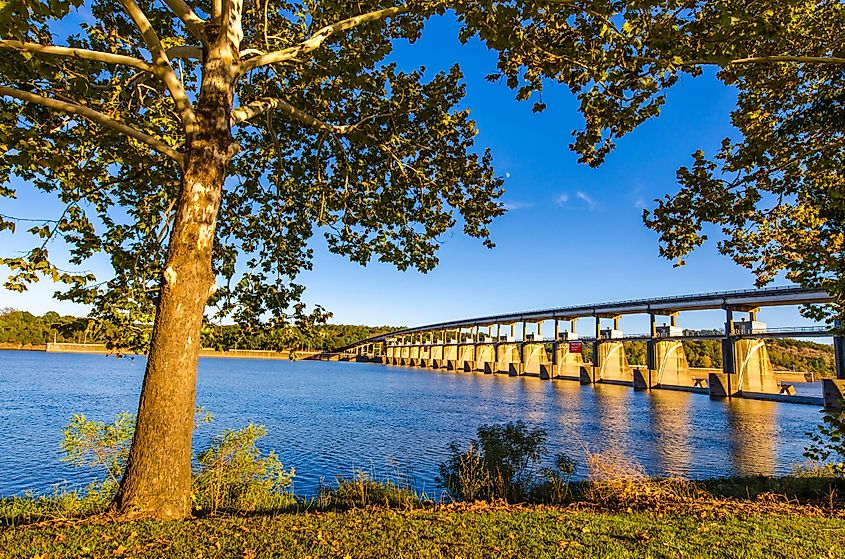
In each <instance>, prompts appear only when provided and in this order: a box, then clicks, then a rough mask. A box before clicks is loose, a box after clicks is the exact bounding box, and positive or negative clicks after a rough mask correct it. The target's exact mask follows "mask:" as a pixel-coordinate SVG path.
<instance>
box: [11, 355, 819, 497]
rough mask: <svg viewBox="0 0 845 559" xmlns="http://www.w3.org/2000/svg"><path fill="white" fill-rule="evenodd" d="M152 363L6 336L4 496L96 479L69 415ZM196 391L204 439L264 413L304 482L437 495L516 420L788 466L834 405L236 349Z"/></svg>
mask: <svg viewBox="0 0 845 559" xmlns="http://www.w3.org/2000/svg"><path fill="white" fill-rule="evenodd" d="M143 372H144V359H143V358H137V357H136V358H134V359H130V358H123V359H117V358H115V357H110V356H103V355H81V354H58V353H42V352H29V351H0V496H8V495H14V494H19V493H21V492H23V491H27V490H31V491H34V492H36V493H41V492H49V491H51V490H52V487H53V486H54V485H56V484H61V485H65V486H70V487H74V486H80V485H83V484H85V483H86V482H87V481H90V480H91V479H92V477H91V476H92V475H93V474H92V473H91V472H87V471H85V470H81V469H79V468H76V467H74V466H70V465H68V464H65V463H63V462H61V461H60V458H61V456H62V453H61V450H60V449H59V442H60V440H61V437H62V429H63V427H64V426H65V425H66V423H67V421H68V419H69V418H70V416H71V414H73V413H84V414H85V415H86V416H88V417H89V418H91V419H97V420H103V421H110V420H111V419H112V418H113V417H114V415H115V414H116V413H118V412H121V411H130V412H134V411H135V410H136V407H137V402H138V394H139V391H140V387H141V380H142V377H143ZM197 403H198V404H199V405H202V406H204V407H205V408H206V409H207V410H209V411H211V412H212V413H213V414H214V416H215V420H214V422H213V423H211V424H210V425H205V426H202V427H201V428H200V429H199V430H198V431H197V433H196V435H195V441H194V445H195V448H197V447H198V446H202V445H204V444H207V442H208V439H209V437H210V436H211V435H213V434H214V433H217V432H220V431H221V430H223V429H227V428H239V427H242V426H244V425H246V424H247V423H249V422H255V423H259V424H262V425H265V426H266V427H267V430H268V435H267V437H266V438H265V439H262V441H261V442H260V445H259V446H260V447H261V448H262V449H263V450H270V449H274V450H275V451H276V452H277V453H278V454H279V456H280V457H281V459H282V461H283V462H284V464H285V466H286V467H294V468H295V469H296V477H295V482H294V489H295V490H296V491H297V493H300V494H303V495H307V494H313V493H314V491H315V490H316V488H317V486H318V484H319V481H320V478H324V479H325V480H327V481H332V480H334V477H335V476H336V475H350V474H352V473H353V472H354V471H355V470H358V469H363V470H366V471H367V472H370V473H372V474H374V475H376V476H394V475H401V476H410V478H411V480H412V481H413V483H414V484H415V485H416V486H417V487H418V488H419V489H422V490H424V491H426V492H427V493H428V494H429V495H435V494H437V488H436V484H435V482H434V478H435V477H436V475H437V464H438V463H440V462H441V461H443V459H444V457H445V455H446V450H447V446H448V444H449V442H450V441H452V440H458V441H461V442H465V441H467V440H468V439H469V438H470V437H472V436H473V435H474V433H475V431H476V429H477V428H478V426H479V425H481V424H484V423H502V422H507V421H512V420H517V419H522V420H524V421H525V422H527V423H528V424H530V425H532V426H540V427H543V428H544V429H546V430H547V432H548V435H549V437H548V446H549V449H550V451H551V452H552V453H556V452H565V453H566V454H568V455H570V456H571V457H573V458H575V459H576V460H577V461H578V462H579V463H580V464H583V463H584V456H585V452H587V451H589V452H601V453H605V454H607V455H610V456H615V457H618V456H622V457H625V459H626V460H627V461H628V462H629V463H631V464H637V465H639V466H640V467H642V468H643V469H644V470H645V471H646V472H647V473H650V474H653V475H677V476H684V477H689V478H702V477H714V476H725V475H733V474H783V473H788V472H789V471H790V470H791V469H792V468H793V467H794V465H796V464H799V463H801V462H802V460H803V459H802V452H803V449H804V446H805V444H806V440H807V437H806V436H805V433H806V432H807V431H809V430H811V429H812V428H813V427H814V426H815V425H816V424H817V423H818V422H819V420H820V417H821V415H820V409H819V408H818V407H815V406H807V405H799V404H783V403H775V402H761V401H753V400H739V399H734V400H733V401H730V402H728V401H711V400H710V399H709V398H708V397H707V396H706V395H701V394H690V393H684V392H674V391H659V390H656V391H653V392H652V393H647V392H634V391H633V390H631V389H630V388H627V387H622V386H612V385H597V386H595V387H592V386H581V385H579V384H578V383H577V382H572V381H554V382H550V381H543V380H539V379H537V378H509V377H507V376H500V375H484V374H480V373H479V374H468V373H454V372H436V371H429V370H423V369H411V368H405V367H388V366H384V365H376V364H364V363H336V362H319V361H300V362H290V361H276V360H250V359H224V358H203V359H201V360H200V367H199V381H198V396H197ZM579 473H580V474H581V475H584V474H585V473H586V470H585V468H584V467H583V466H580V467H579Z"/></svg>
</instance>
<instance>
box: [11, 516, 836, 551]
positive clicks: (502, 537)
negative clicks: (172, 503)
mask: <svg viewBox="0 0 845 559" xmlns="http://www.w3.org/2000/svg"><path fill="white" fill-rule="evenodd" d="M165 556H166V557H168V558H174V559H176V558H186V559H187V558H192V559H193V558H195V557H216V558H237V559H255V558H264V557H273V558H304V557H312V558H315V559H316V558H318V557H320V558H322V557H325V558H329V557H332V558H334V557H368V558H381V557H383V558H390V559H398V558H405V557H408V558H411V557H413V558H417V557H449V558H456V557H461V558H463V559H473V558H482V557H532V558H544V557H573V558H575V557H579V558H580V557H583V558H587V557H602V558H638V557H667V558H668V557H696V558H699V557H701V558H716V557H719V558H732V557H737V558H739V557H742V558H744V559H755V558H761V559H762V558H766V559H771V558H794V557H843V556H845V519H843V518H842V516H841V515H830V514H828V513H826V512H825V511H824V510H822V509H818V508H813V507H806V506H796V505H790V504H787V503H779V504H777V505H776V506H775V505H766V506H752V507H743V506H739V507H736V506H734V504H731V503H724V504H721V505H713V506H709V507H706V508H690V509H689V510H684V509H680V510H673V509H660V508H656V509H654V510H644V511H633V512H614V511H603V510H590V509H585V508H583V507H575V506H571V507H565V508H559V507H558V508H555V507H545V506H496V505H489V504H487V503H478V504H471V505H452V506H445V507H436V508H430V509H422V510H410V511H396V510H389V509H373V508H370V509H358V510H350V511H345V512H307V513H285V514H273V515H257V516H251V517H237V516H219V517H206V518H198V519H192V520H185V521H178V522H151V521H143V522H140V521H139V522H118V521H115V520H113V519H110V518H108V517H96V518H92V519H88V520H82V521H51V522H46V523H39V524H34V525H26V526H19V527H14V528H6V529H4V530H3V531H2V532H0V559H12V558H18V557H44V558H47V557H49V558H50V559H54V558H59V557H137V558H146V557H149V558H158V557H165Z"/></svg>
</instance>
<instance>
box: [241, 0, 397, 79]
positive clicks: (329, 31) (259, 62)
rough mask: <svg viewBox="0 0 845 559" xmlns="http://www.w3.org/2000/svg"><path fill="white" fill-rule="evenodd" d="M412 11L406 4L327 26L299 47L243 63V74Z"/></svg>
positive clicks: (271, 53)
mask: <svg viewBox="0 0 845 559" xmlns="http://www.w3.org/2000/svg"><path fill="white" fill-rule="evenodd" d="M410 9H411V6H409V5H407V4H404V5H402V6H394V7H392V8H385V9H383V10H376V11H374V12H368V13H366V14H361V15H357V16H355V17H351V18H349V19H344V20H342V21H339V22H337V23H334V24H332V25H327V26H325V27H323V28H321V29H319V30H318V31H317V32H316V33H314V34H313V35H311V37H309V38H308V39H307V40H305V41H303V42H301V43H299V44H298V45H295V46H292V47H288V48H286V49H282V50H277V51H274V52H270V53H267V54H265V55H262V56H256V57H255V58H250V59H248V60H244V61H242V62H241V74H245V73H246V72H249V71H250V70H254V69H255V68H259V67H261V66H266V65H268V64H273V63H276V62H284V61H285V60H290V59H291V58H296V57H297V56H299V55H302V54H305V53H309V52H311V51H313V50H316V49H318V48H320V45H322V44H323V43H324V42H325V40H326V39H328V38H329V37H331V36H332V35H335V34H336V33H340V32H341V31H346V30H349V29H352V28H354V27H357V26H359V25H363V24H365V23H370V22H373V21H379V20H382V19H387V18H389V17H395V16H398V15H401V14H404V13H406V12H408V11H410Z"/></svg>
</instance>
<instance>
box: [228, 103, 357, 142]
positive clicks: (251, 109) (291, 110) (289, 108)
mask: <svg viewBox="0 0 845 559" xmlns="http://www.w3.org/2000/svg"><path fill="white" fill-rule="evenodd" d="M271 110H279V111H281V112H283V113H285V114H287V115H289V116H292V117H293V118H295V119H296V120H298V121H300V122H302V123H303V124H306V125H308V126H310V127H311V128H314V129H316V130H322V131H324V132H332V133H334V134H347V133H349V132H351V131H352V130H354V129H355V128H356V127H358V126H359V125H360V124H361V122H364V121H361V122H358V123H356V124H345V125H342V126H340V125H337V124H329V123H328V122H324V121H322V120H320V119H319V118H317V117H315V116H311V115H310V114H308V113H306V112H305V111H303V110H300V109H297V108H296V107H294V106H293V105H291V104H290V103H288V102H287V101H284V100H282V99H279V98H278V97H262V98H261V99H256V100H255V101H252V102H251V103H247V104H246V105H243V106H240V107H238V108H237V109H235V110H233V111H232V124H233V125H235V124H240V123H242V122H245V121H247V120H249V119H251V118H254V117H256V116H258V115H260V114H262V113H265V112H267V111H271Z"/></svg>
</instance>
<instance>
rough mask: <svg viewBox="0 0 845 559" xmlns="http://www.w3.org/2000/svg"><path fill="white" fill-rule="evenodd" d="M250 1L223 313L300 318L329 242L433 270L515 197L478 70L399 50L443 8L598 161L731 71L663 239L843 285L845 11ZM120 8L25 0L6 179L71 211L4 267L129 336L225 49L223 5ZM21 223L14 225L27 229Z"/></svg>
mask: <svg viewBox="0 0 845 559" xmlns="http://www.w3.org/2000/svg"><path fill="white" fill-rule="evenodd" d="M227 4H228V3H227ZM232 4H233V5H234V6H236V8H237V9H239V10H242V14H239V15H240V16H241V21H239V22H238V23H239V25H237V26H236V28H233V29H232V30H231V32H232V33H234V34H235V36H236V37H237V39H238V44H239V45H240V51H239V53H238V54H239V59H240V60H239V64H238V69H237V72H238V76H239V79H238V81H237V86H236V87H237V89H236V98H237V100H238V101H239V102H240V107H237V108H234V109H233V111H232V116H231V121H232V122H231V123H232V125H233V128H234V130H235V131H234V140H235V142H236V144H235V145H237V146H238V147H237V151H238V153H237V155H235V156H234V157H233V158H232V160H231V162H230V163H229V168H228V170H227V174H228V175H229V176H230V177H231V178H230V180H229V181H228V183H227V188H226V189H225V191H224V195H223V200H222V207H221V209H220V216H219V220H218V226H217V234H216V243H215V248H214V269H215V272H216V275H217V276H218V277H219V278H220V281H219V282H218V286H217V292H216V294H215V295H214V297H213V298H212V299H211V300H210V302H211V303H213V304H215V305H216V306H217V310H218V311H219V313H221V314H226V315H231V316H235V317H236V318H238V319H239V320H241V321H252V322H255V321H256V320H257V318H258V317H259V316H261V315H262V314H264V313H269V314H272V315H274V316H277V317H289V316H290V315H291V314H293V315H298V316H300V317H301V316H303V313H304V308H302V307H301V306H297V305H296V302H297V301H298V299H299V296H300V295H301V293H302V287H301V286H299V285H297V284H296V283H295V278H296V276H297V274H298V273H299V272H300V271H301V270H302V269H307V268H308V267H309V266H310V258H311V252H310V250H309V248H308V245H307V240H308V239H309V238H310V237H311V236H312V235H313V234H314V232H315V231H319V232H320V233H322V234H324V236H325V237H326V239H327V242H328V244H329V247H330V249H331V250H332V251H335V252H338V253H342V254H346V255H348V256H349V257H350V258H351V259H352V260H354V261H357V262H361V263H365V262H367V261H368V260H370V259H371V258H373V257H377V258H380V259H381V260H384V261H387V262H393V263H395V264H396V265H398V266H399V267H400V268H406V267H410V266H413V267H417V268H419V269H422V270H428V269H430V268H431V267H433V266H434V265H435V263H436V261H437V258H436V254H435V251H436V247H437V245H438V237H439V236H440V235H442V234H443V233H444V232H445V231H446V230H447V229H448V228H450V227H452V226H454V225H455V223H456V217H455V214H454V213H453V212H454V210H457V211H458V212H459V213H460V214H461V215H462V226H463V228H464V230H465V231H466V232H467V233H469V234H470V235H474V236H479V237H482V238H485V239H486V237H487V229H486V225H487V223H488V222H489V220H490V219H491V218H492V217H494V216H495V215H498V214H499V213H501V211H502V210H501V208H500V206H499V205H498V204H497V202H496V198H497V197H498V196H499V195H500V193H501V181H500V180H499V179H498V178H497V177H496V176H495V175H494V172H493V169H492V165H491V157H490V154H489V153H488V152H484V153H478V151H477V149H476V147H475V146H474V144H473V136H474V135H475V133H476V130H475V124H474V123H473V122H472V120H471V119H470V118H469V115H468V113H467V111H465V110H459V109H458V108H457V107H458V104H459V103H460V101H461V99H462V98H463V96H464V86H463V84H462V81H461V79H462V76H461V72H460V69H459V68H458V67H453V68H452V69H450V70H449V71H448V72H444V73H438V74H436V75H433V76H431V75H428V74H426V73H425V72H424V70H423V69H419V70H417V71H414V72H410V73H406V72H401V71H399V70H398V69H397V66H396V65H395V63H393V62H392V61H391V59H390V54H391V51H392V49H393V45H394V42H395V41H396V40H408V41H414V40H416V39H417V38H418V37H419V36H420V33H421V32H422V29H423V25H424V22H425V20H426V19H427V18H428V17H431V16H432V15H436V14H442V13H444V12H445V11H446V10H452V11H454V13H455V14H456V16H457V19H458V21H459V25H460V38H461V40H463V41H467V40H470V39H472V38H479V39H480V40H482V41H483V42H484V43H485V44H486V45H487V46H488V47H490V48H491V49H495V50H496V51H498V53H499V58H498V66H497V68H495V69H491V74H490V76H489V79H491V80H496V81H502V82H503V83H504V84H505V85H506V86H507V87H509V88H511V89H513V90H514V91H515V93H516V97H517V99H524V100H527V99H534V100H535V103H534V108H535V110H537V111H541V110H543V109H544V108H545V105H544V104H543V103H542V102H541V101H537V100H536V99H538V97H537V93H539V92H541V91H542V90H543V88H544V87H547V86H549V84H553V83H556V82H557V83H561V84H563V85H565V86H567V87H568V88H569V89H570V90H571V91H572V92H573V93H574V94H575V95H577V96H578V98H579V100H580V109H581V112H582V113H583V115H584V118H585V126H584V128H583V129H582V130H579V131H576V132H575V138H574V141H573V143H572V146H571V147H572V148H573V149H574V150H575V151H576V152H577V153H578V154H579V155H580V160H581V161H583V162H586V163H588V164H590V165H598V164H600V163H601V162H602V161H603V159H604V158H605V157H606V156H607V154H608V153H609V151H610V150H611V149H612V148H613V146H614V143H615V141H616V140H617V139H618V138H620V137H621V136H623V135H624V134H626V133H627V132H629V131H631V130H632V129H634V128H635V127H636V126H637V125H639V124H640V123H641V122H643V121H644V120H646V119H648V118H651V117H653V116H656V115H657V114H658V112H659V110H660V107H661V105H662V104H663V103H664V101H665V96H666V90H667V88H669V87H670V86H672V85H674V84H675V83H676V82H677V81H678V79H679V78H680V77H681V76H682V75H684V74H689V75H693V76H697V75H699V74H700V73H701V72H702V68H703V67H704V66H707V65H715V66H718V67H719V68H720V70H719V73H718V77H719V79H721V80H722V81H723V82H725V83H726V84H729V85H732V86H734V87H736V88H737V90H738V92H739V102H738V106H737V109H736V111H735V112H734V113H733V122H734V124H735V126H736V127H737V128H738V131H739V137H738V138H735V139H729V140H725V143H724V145H723V148H722V150H721V151H720V152H719V153H717V154H715V156H713V157H712V158H708V156H706V155H705V154H704V153H702V152H698V153H696V154H695V155H694V161H693V164H692V165H691V166H689V167H686V168H683V169H681V170H679V173H678V176H679V181H680V184H681V191H680V192H679V193H677V194H676V195H673V196H667V197H666V198H665V199H663V200H661V201H660V202H659V204H658V206H657V208H655V209H654V210H653V211H652V212H647V214H646V223H647V224H648V225H649V226H650V227H652V228H654V229H655V230H657V231H658V232H659V233H660V235H661V246H662V248H661V252H662V254H664V255H665V256H666V257H668V258H672V259H676V260H678V261H679V262H682V261H683V257H684V256H685V255H686V254H688V253H689V252H690V251H691V250H692V249H694V248H695V247H696V246H698V245H700V244H701V243H702V242H703V241H704V240H705V239H706V238H707V234H706V233H703V232H702V229H703V228H704V227H706V224H708V223H711V224H715V225H717V226H719V227H720V228H721V230H722V232H723V236H724V238H723V240H721V242H720V245H719V247H720V250H722V252H724V253H725V254H728V255H730V256H731V257H733V258H734V259H735V260H736V261H737V262H738V263H740V264H742V265H744V266H748V267H751V268H753V269H754V270H755V272H757V275H758V278H759V280H760V282H761V283H765V282H767V281H770V280H772V279H773V278H774V277H775V276H776V275H777V274H778V273H779V272H781V271H782V270H787V271H788V277H789V278H790V279H793V280H795V281H797V282H799V283H803V284H805V285H818V284H824V285H825V286H826V287H828V288H829V289H831V290H833V291H834V292H836V293H841V291H839V290H840V289H841V278H842V277H843V275H844V274H843V258H842V250H843V248H842V247H843V230H845V227H843V225H844V223H843V209H842V208H843V203H842V192H843V185H842V182H841V181H842V178H841V177H840V176H839V175H838V173H837V170H838V168H839V167H841V163H842V156H843V118H842V116H841V114H842V106H841V104H842V99H843V92H842V82H841V80H842V63H843V61H845V59H843V52H841V49H842V46H841V45H843V44H845V40H843V39H845V37H843V31H842V30H843V28H845V25H843V24H845V21H843V7H842V4H841V3H840V2H836V1H821V2H816V1H809V2H808V1H794V0H792V1H788V2H771V1H765V2H754V3H749V2H741V1H727V2H725V1H720V2H709V1H708V2H677V1H662V0H661V1H652V0H649V1H615V2H614V1H601V2H592V1H590V2H587V1H577V0H573V1H570V0H545V1H540V2H534V1H531V2H526V1H505V2H502V1H485V2H466V1H459V2H445V1H435V2H409V3H406V4H397V5H391V4H390V3H383V2H365V3H364V4H362V3H360V2H356V3H354V4H352V3H349V2H305V3H300V2H246V3H245V4H244V5H243V6H242V8H241V6H240V4H239V3H238V2H234V3H232ZM123 5H124V8H125V9H124V10H115V9H114V7H115V6H114V4H113V3H112V2H102V1H94V2H86V3H83V2H82V0H69V1H64V2H49V3H48V2H32V1H26V2H23V1H21V0H12V1H9V2H6V3H4V6H3V7H2V17H0V36H2V37H3V39H2V43H1V44H0V47H2V48H3V50H2V51H0V53H2V56H0V80H2V83H0V88H2V89H1V90H0V94H2V96H3V104H2V110H0V130H2V146H1V147H2V150H3V152H4V158H3V163H2V167H0V172H2V178H3V179H5V181H6V183H7V185H8V179H9V178H10V177H11V176H12V175H17V176H19V177H21V178H22V179H24V180H27V181H30V182H31V183H32V184H34V185H35V186H36V187H37V188H39V189H41V190H45V191H48V192H53V193H55V194H56V195H57V196H58V197H59V198H60V199H61V200H62V202H64V203H65V204H66V209H65V211H64V213H63V215H61V216H58V219H56V220H54V221H50V220H45V221H44V223H43V224H37V225H36V226H35V227H32V229H31V230H32V231H33V232H34V233H36V234H37V235H39V236H41V237H42V238H43V239H44V240H45V242H44V244H43V245H39V246H37V247H34V248H33V250H32V251H30V252H29V253H28V254H27V255H25V256H23V257H20V258H4V259H3V263H5V264H6V265H7V266H10V267H11V268H12V269H13V270H14V271H15V274H14V275H13V277H12V278H10V280H9V282H8V283H7V287H9V288H12V289H23V288H24V287H25V284H26V282H29V281H33V280H35V279H36V278H37V277H38V275H39V274H47V275H50V276H52V277H53V278H55V279H59V280H62V281H66V282H68V283H69V284H70V286H71V287H70V289H68V290H66V291H65V294H64V295H63V296H64V297H67V298H70V299H73V300H76V301H81V302H84V303H89V304H93V305H94V307H95V309H96V311H95V314H97V315H101V316H102V317H107V318H109V319H110V320H116V321H119V322H121V323H122V325H123V326H125V327H127V328H121V329H119V330H118V331H121V332H132V331H133V330H132V328H131V326H132V324H133V323H134V322H137V321H138V319H144V320H146V321H150V320H151V318H152V316H153V314H154V302H155V299H156V293H157V289H158V281H159V278H160V276H161V273H162V269H163V261H164V254H165V251H166V248H167V245H166V242H165V241H166V239H167V234H168V229H169V227H170V226H171V224H172V223H171V222H172V218H173V214H174V211H175V210H174V203H175V200H176V196H177V193H178V186H179V184H178V179H177V177H178V176H179V172H178V171H179V169H178V168H179V165H180V163H179V161H180V160H181V159H182V158H183V154H182V153H181V152H182V151H183V148H184V146H185V142H186V139H187V135H188V134H189V133H190V128H191V126H192V124H191V123H192V122H195V120H196V115H195V114H193V113H194V112H195V107H192V105H193V104H195V100H196V98H197V96H198V94H199V87H200V85H201V79H202V71H201V66H202V56H203V55H202V48H203V45H204V44H207V42H208V37H207V35H208V30H205V29H204V28H203V24H202V21H203V19H208V18H209V14H212V13H213V10H214V7H213V6H212V5H211V4H207V3H205V2H197V3H196V6H195V7H194V8H193V9H192V8H190V7H188V6H187V5H186V4H185V3H183V2H181V1H176V0H173V1H167V2H139V3H137V4H136V3H135V2H134V1H128V2H123ZM79 8H85V11H84V12H77V9H79ZM88 10H90V16H89V17H82V16H81V15H79V14H86V15H87V11H88ZM198 14H202V15H198ZM180 20H181V21H180ZM145 21H146V22H147V24H148V27H143V26H144V25H146V24H144V22H145ZM74 22H80V23H79V26H78V28H72V27H71V24H72V23H74ZM139 22H140V24H139ZM139 25H140V26H142V27H143V28H144V29H147V30H146V31H144V32H143V33H141V32H139V31H138V29H139ZM62 42H63V43H65V44H66V46H61V47H60V46H53V45H55V44H58V43H62ZM47 100H49V102H48V101H47ZM306 111H307V112H306ZM104 125H105V126H104ZM151 150H153V151H157V152H158V155H156V154H154V153H151ZM168 156H169V157H168ZM0 194H2V195H5V196H12V195H14V192H13V191H12V190H11V189H10V188H9V187H8V186H6V187H4V189H3V190H2V192H0ZM0 219H2V221H0V227H3V228H7V229H12V228H13V227H14V226H15V223H16V222H15V220H14V219H12V218H10V217H9V216H5V217H2V218H0ZM56 236H61V237H64V239H65V240H66V241H67V242H69V243H70V244H71V246H72V247H73V252H72V255H73V261H72V264H74V265H81V264H82V263H83V262H84V261H85V259H86V258H88V257H90V256H92V255H93V254H95V253H97V252H105V253H107V254H108V255H109V256H110V259H111V262H112V264H113V266H114V268H115V274H114V276H113V277H109V278H97V280H98V281H94V278H93V277H91V276H90V275H88V274H80V273H71V272H66V271H64V270H60V269H58V268H56V267H55V266H54V265H53V264H51V260H50V252H49V243H48V242H46V241H49V240H51V239H53V238H55V237H56ZM485 242H487V243H489V240H488V241H485ZM127 319H129V320H127Z"/></svg>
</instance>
